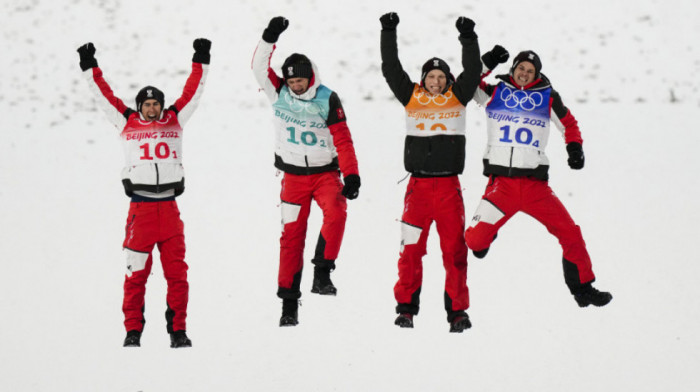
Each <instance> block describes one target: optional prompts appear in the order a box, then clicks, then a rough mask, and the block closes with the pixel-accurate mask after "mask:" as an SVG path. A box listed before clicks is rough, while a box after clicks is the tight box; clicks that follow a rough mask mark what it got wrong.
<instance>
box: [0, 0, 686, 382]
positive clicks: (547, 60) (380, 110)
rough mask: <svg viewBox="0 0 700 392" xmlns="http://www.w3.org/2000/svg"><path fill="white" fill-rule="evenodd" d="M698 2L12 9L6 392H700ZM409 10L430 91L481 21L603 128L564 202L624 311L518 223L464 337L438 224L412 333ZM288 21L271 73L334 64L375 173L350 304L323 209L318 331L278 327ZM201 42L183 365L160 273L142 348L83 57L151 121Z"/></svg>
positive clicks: (478, 115) (477, 283)
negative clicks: (87, 48) (403, 309)
mask: <svg viewBox="0 0 700 392" xmlns="http://www.w3.org/2000/svg"><path fill="white" fill-rule="evenodd" d="M699 9H700V8H699V7H698V5H697V3H695V2H692V1H683V0H668V1H664V2H662V1H660V0H658V1H657V0H643V1H631V0H621V1H601V0H591V1H586V2H582V1H555V0H533V1H529V2H516V1H512V0H508V1H502V2H484V1H481V2H475V1H462V2H454V1H430V2H425V1H400V2H399V1H382V2H379V1H371V0H355V1H352V2H350V1H334V2H327V1H319V0H299V1H291V0H288V1H271V0H236V1H230V2H214V1H207V0H202V1H197V2H195V1H182V0H173V1H169V2H145V1H127V0H122V1H97V0H95V1H86V0H71V1H39V0H17V1H3V2H1V3H0V26H3V27H2V33H1V34H2V35H1V39H0V52H1V53H2V60H0V61H1V62H2V77H1V78H0V107H2V108H3V115H2V116H0V140H1V141H0V222H1V225H2V226H1V229H0V230H1V235H0V257H1V258H2V273H1V274H0V315H2V327H0V332H2V333H1V336H2V337H3V338H4V339H5V342H4V343H3V344H2V350H0V368H1V369H2V373H1V375H0V390H3V391H165V390H168V391H234V390H235V391H271V390H284V391H305V392H308V391H398V390H400V391H445V390H456V389H460V390H472V391H563V390H566V391H572V392H575V391H593V390H595V391H637V392H642V391H648V392H656V391H660V390H666V391H694V390H697V386H698V385H699V384H700V377H699V376H698V373H697V369H698V366H699V365H700V338H699V337H698V336H699V335H698V333H697V332H698V330H700V306H699V305H698V298H700V285H698V283H697V277H698V276H700V263H699V261H700V259H699V256H698V251H697V246H696V245H697V242H698V239H699V238H700V236H699V234H700V233H699V230H698V221H700V208H699V207H698V191H699V188H700V184H699V180H698V177H697V176H696V175H694V174H692V173H693V172H692V170H691V169H692V167H693V165H694V163H693V162H695V161H696V160H697V159H696V153H697V149H698V145H699V144H700V133H698V132H697V123H696V121H697V115H698V111H699V109H700V92H699V91H698V88H699V87H700V79H699V78H698V77H697V75H698V73H699V72H700V52H699V49H698V46H697V43H696V42H695V41H696V39H697V37H699V36H700V24H698V20H700V10H699ZM388 11H397V12H398V13H399V15H400V17H401V24H400V25H399V27H398V33H399V54H400V57H401V60H402V62H403V64H404V66H405V68H406V70H407V71H408V72H409V74H410V75H411V77H412V78H413V79H414V80H417V79H418V78H419V72H420V66H421V65H422V64H423V62H424V61H425V60H426V59H428V58H430V57H432V56H438V57H441V58H443V59H445V60H446V61H448V62H449V63H450V64H451V66H452V68H453V69H458V68H459V53H460V52H459V50H460V47H459V42H458V40H457V31H456V29H455V27H454V21H455V20H456V19H457V17H458V16H460V15H465V16H469V17H471V18H473V19H474V20H475V21H476V30H477V33H478V34H479V39H480V44H481V49H482V52H483V51H486V50H488V49H490V48H491V47H492V46H493V45H494V44H497V43H498V44H501V45H503V46H505V47H506V48H508V49H509V50H510V52H511V55H515V54H516V53H517V52H518V51H520V50H524V49H533V50H535V51H536V52H538V53H539V54H540V56H541V57H542V60H543V65H544V66H543V72H544V73H545V74H547V75H548V76H549V77H550V79H551V80H552V81H553V84H554V87H555V88H557V90H559V91H560V93H561V95H562V97H563V99H564V102H565V103H566V104H567V105H568V106H569V107H570V108H571V110H572V112H573V113H574V115H575V116H576V117H577V119H578V121H579V125H580V127H581V130H582V134H583V137H584V140H585V142H584V149H585V152H586V158H587V159H586V167H585V168H584V169H583V170H581V171H572V170H570V169H569V168H568V166H567V165H566V152H565V149H564V144H563V142H562V140H561V138H560V137H559V135H558V133H556V132H553V134H552V136H551V139H550V143H549V147H548V155H549V156H550V159H551V162H552V168H551V180H550V185H551V186H552V188H553V189H554V190H555V192H556V193H557V194H558V195H559V197H560V198H561V199H562V201H563V202H564V204H565V205H566V206H567V207H568V209H569V211H570V213H571V215H572V216H573V217H574V219H575V220H576V221H577V223H578V224H579V225H580V226H581V228H582V230H583V234H584V238H585V239H586V243H587V245H588V248H589V252H590V254H591V256H592V259H593V265H594V269H595V272H596V274H597V277H598V279H597V282H596V286H597V287H599V288H600V289H603V290H610V291H611V292H612V293H613V294H614V296H615V298H614V300H613V302H612V303H611V304H610V305H608V306H607V307H604V308H592V307H591V308H585V309H580V308H578V306H576V303H575V302H574V300H573V299H572V298H571V296H570V295H569V294H568V292H567V289H566V287H565V285H564V283H563V278H562V272H561V262H560V259H561V249H560V247H559V245H558V243H557V241H556V239H555V238H554V237H552V236H551V235H549V234H548V233H547V231H546V230H545V228H544V227H543V226H542V225H540V224H539V223H537V222H536V221H535V220H533V219H532V218H530V217H529V216H527V215H524V214H519V215H516V217H515V218H513V219H512V221H511V222H510V223H509V224H508V225H507V226H505V227H504V228H503V230H502V231H501V232H500V233H499V237H498V240H497V241H496V242H495V243H494V246H493V247H492V249H491V251H490V253H489V255H488V257H487V258H486V259H484V260H478V259H476V258H474V257H471V255H470V258H469V263H470V264H469V280H468V283H469V287H470V290H471V301H472V306H471V308H470V309H469V315H470V316H471V319H472V322H473V324H474V326H473V328H472V329H470V330H468V331H466V332H465V333H463V334H450V333H448V324H447V322H446V320H445V314H444V310H443V304H442V298H443V284H444V270H443V267H442V261H441V257H440V249H439V242H438V239H437V233H436V232H435V230H434V229H432V232H431V237H430V240H429V243H428V255H427V256H426V257H425V258H424V266H425V272H424V275H425V278H424V283H423V292H422V297H421V299H422V307H421V312H420V314H419V315H418V316H417V317H416V318H415V325H416V327H415V328H414V329H413V330H403V329H399V328H397V327H396V326H394V325H393V320H394V317H395V314H394V305H395V303H394V298H393V292H392V289H393V285H394V283H395V281H396V279H397V267H396V262H397V259H398V251H399V246H400V244H399V235H400V224H399V222H398V220H399V219H400V216H401V211H402V207H403V206H402V201H403V193H404V191H405V185H406V182H402V183H400V184H397V182H398V181H399V180H400V179H401V178H402V177H403V176H404V174H405V173H404V170H403V165H402V152H403V151H402V149H403V137H404V131H403V124H404V118H403V108H402V107H401V105H400V104H399V103H398V102H397V101H396V99H395V98H394V97H393V96H392V94H391V92H390V91H389V88H388V87H387V86H386V83H385V81H384V79H383V77H382V75H381V71H380V56H379V30H380V24H379V21H378V18H379V16H381V15H382V14H383V13H384V12H388ZM277 15H284V16H286V17H288V18H289V20H290V21H291V25H290V27H289V29H288V30H287V31H286V32H285V33H284V34H283V35H282V37H281V39H280V41H279V43H278V49H277V52H276V53H275V55H274V57H273V66H275V67H279V66H280V65H281V63H282V61H283V59H284V58H285V57H286V56H287V55H289V54H291V53H293V52H301V53H305V54H307V55H308V56H309V57H311V58H312V59H313V60H314V61H315V62H316V63H317V64H318V66H319V69H320V72H321V74H322V77H323V80H324V82H325V83H326V84H327V85H328V86H329V87H331V88H332V89H334V90H336V91H337V92H338V93H339V95H340V97H341V99H342V100H343V105H344V107H345V111H346V113H347V115H348V119H349V120H348V123H349V126H350V129H351V131H352V134H353V137H354V141H355V146H356V149H357V154H358V159H359V162H360V171H361V175H362V188H361V191H360V197H359V199H357V200H354V201H350V202H349V203H348V205H349V206H348V222H347V229H346V236H345V241H344V244H343V248H342V250H341V254H340V257H339V260H338V263H337V264H338V268H337V270H336V272H335V273H334V274H333V278H334V281H335V283H336V285H337V287H338V290H339V294H338V296H337V297H335V298H332V297H331V298H328V297H319V296H316V295H311V294H310V293H309V290H310V286H311V279H310V273H309V272H310V271H311V268H310V267H311V264H310V263H309V262H308V260H309V259H310V256H311V253H312V252H313V247H314V244H315V240H316V238H317V236H318V229H319V227H320V212H319V210H318V209H317V207H315V206H314V209H313V210H312V216H311V219H310V224H309V234H308V241H307V249H306V257H305V259H306V270H305V277H304V279H303V280H302V290H303V297H302V307H301V308H300V316H299V317H300V324H299V325H298V326H297V327H295V328H279V327H278V326H277V323H278V320H279V316H280V311H281V301H280V300H279V299H278V298H277V297H276V296H275V292H276V288H277V287H276V279H277V266H278V246H279V245H278V244H279V243H278V238H279V229H280V226H279V220H280V215H279V214H280V211H279V206H278V205H279V181H280V179H281V177H277V176H276V172H275V169H274V168H273V166H272V157H273V153H272V148H273V132H272V116H271V111H270V108H269V104H268V102H267V100H266V98H265V97H264V94H263V93H262V92H259V91H258V88H257V85H256V83H255V80H254V78H253V75H252V72H251V70H250V60H251V57H252V54H253V50H254V49H255V46H256V44H257V42H258V40H259V37H260V36H261V34H262V31H263V29H264V28H265V27H266V25H267V22H268V20H269V19H270V18H271V17H273V16H277ZM198 37H207V38H209V39H211V40H212V42H213V47H212V63H211V68H210V73H209V79H208V85H207V87H206V91H205V92H204V96H203V98H202V101H201V105H200V107H199V109H198V110H197V112H196V113H195V114H194V116H193V118H192V120H191V121H190V122H189V123H188V126H187V128H186V129H185V133H186V135H187V136H186V138H185V144H184V145H185V150H186V153H185V156H184V162H185V168H186V171H187V191H186V192H185V194H184V195H183V196H182V197H181V198H179V205H180V209H181V211H182V218H183V220H184V221H185V225H186V228H185V233H186V238H187V262H188V263H189V265H190V271H189V277H190V284H191V293H190V306H189V318H188V333H189V335H190V337H191V338H192V340H193V342H194V347H193V348H192V349H184V350H172V349H170V348H169V341H168V336H167V334H166V332H165V320H164V316H163V313H164V311H165V281H164V279H163V277H162V270H161V268H160V265H159V263H158V262H156V263H154V268H153V276H151V278H150V281H149V283H148V289H147V298H146V303H147V306H146V319H147V324H146V329H145V331H144V335H143V339H142V347H141V348H140V349H124V348H122V347H121V343H122V339H123V337H124V330H123V325H122V313H121V300H122V282H123V275H124V268H125V261H124V257H125V256H124V253H123V252H122V249H121V243H122V240H123V233H124V232H123V227H124V226H123V225H124V223H125V218H126V212H127V208H128V199H127V198H126V197H125V196H124V194H123V190H122V188H121V183H120V179H119V173H120V169H121V166H122V163H123V157H122V153H121V146H120V143H119V138H118V137H117V135H118V131H117V130H115V129H114V128H111V126H110V125H109V124H108V123H107V121H106V120H105V118H104V116H103V113H102V112H100V111H98V109H97V106H96V104H95V102H94V100H93V98H92V97H91V95H90V92H89V90H88V87H87V85H86V82H85V81H84V80H83V79H82V77H81V72H80V69H79V67H78V54H77V53H76V52H75V49H76V48H77V47H78V46H80V45H81V44H83V43H85V42H88V41H91V42H93V43H94V44H95V46H96V47H97V59H98V61H99V64H100V66H101V68H102V69H103V70H104V72H105V76H106V78H107V80H108V81H109V82H110V83H111V84H112V87H113V89H114V91H115V92H116V94H117V95H118V96H120V97H122V98H123V99H124V100H125V102H126V103H127V104H129V105H132V106H133V97H134V96H135V95H136V93H137V91H138V90H139V88H140V87H142V86H144V85H146V84H153V85H155V86H157V87H159V88H161V89H162V90H163V91H164V92H165V94H166V105H167V104H168V102H172V100H173V99H174V97H176V96H177V95H178V94H179V93H180V91H181V89H182V86H183V85H184V82H185V79H186V78H187V75H188V72H189V67H190V60H191V56H192V46H191V44H192V41H193V40H194V39H195V38H198ZM506 70H507V66H506V65H502V66H501V67H500V68H499V69H498V71H497V72H506ZM467 113H468V122H467V132H468V145H467V162H466V167H467V169H466V171H465V173H464V175H462V176H461V181H462V185H463V187H464V202H465V207H466V211H467V215H468V217H469V216H471V213H472V212H473V211H474V209H475V208H476V206H477V205H478V203H479V199H480V196H481V194H482V192H483V188H484V186H485V184H486V178H484V177H483V176H482V175H481V170H482V166H481V155H482V152H483V149H484V146H485V121H484V114H483V109H480V108H478V107H476V106H475V105H473V104H470V105H469V107H468V110H467ZM156 257H157V253H156Z"/></svg>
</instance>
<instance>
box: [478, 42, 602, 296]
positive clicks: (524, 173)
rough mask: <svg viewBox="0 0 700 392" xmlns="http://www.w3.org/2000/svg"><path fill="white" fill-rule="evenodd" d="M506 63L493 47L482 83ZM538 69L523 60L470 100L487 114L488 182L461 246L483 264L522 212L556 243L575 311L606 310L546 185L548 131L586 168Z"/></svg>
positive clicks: (572, 161)
mask: <svg viewBox="0 0 700 392" xmlns="http://www.w3.org/2000/svg"><path fill="white" fill-rule="evenodd" d="M507 59H508V52H507V51H506V50H505V49H504V48H503V47H500V46H498V45H497V46H496V47H494V49H493V50H492V51H490V52H487V53H485V54H484V55H483V56H482V61H483V69H484V74H483V77H486V76H487V75H488V74H489V73H490V70H491V69H493V68H495V66H496V65H497V64H498V63H499V62H505V61H506V60H507ZM541 68H542V64H541V62H540V58H539V56H537V54H535V53H534V52H532V51H524V52H521V53H520V54H518V56H516V58H515V59H514V61H513V66H512V67H511V71H510V73H509V74H508V75H499V76H497V79H498V80H499V84H498V85H490V84H487V83H485V82H482V83H481V84H480V86H479V89H477V91H476V92H475V94H474V100H475V101H476V102H477V103H479V104H480V105H482V106H485V108H486V113H487V130H488V145H487V147H486V152H485V153H484V175H486V176H488V177H489V182H488V185H487V186H486V191H485V192H484V196H483V198H482V201H481V203H480V204H479V207H478V208H477V210H476V212H475V213H474V217H473V219H472V222H471V225H470V227H469V228H468V229H467V230H466V233H465V239H466V241H467V245H468V246H469V248H470V249H472V251H473V252H474V255H475V256H476V257H479V258H482V257H484V256H485V255H486V253H487V252H488V249H489V247H490V245H491V242H492V241H493V240H494V239H495V238H496V234H497V233H498V230H499V229H500V228H501V227H502V226H503V225H504V224H505V223H506V222H507V221H508V220H509V219H510V218H511V217H512V216H513V215H514V214H516V213H517V212H519V211H522V212H525V213H526V214H528V215H531V216H532V217H533V218H535V219H537V220H538V221H539V222H540V223H542V224H543V225H545V227H546V228H547V230H548V231H549V232H550V233H552V234H553V235H554V236H555V237H557V239H559V243H560V244H561V246H562V249H563V251H564V254H563V258H562V260H563V265H564V280H565V282H566V284H567V286H568V288H569V290H570V291H571V293H572V294H573V295H574V298H575V299H576V301H577V302H578V304H579V305H580V306H588V305H590V304H593V305H596V306H603V305H605V304H607V303H608V302H609V301H610V299H612V296H611V295H610V294H609V293H604V292H599V291H598V290H596V289H595V288H593V287H592V285H591V283H592V282H593V281H594V280H595V275H594V274H593V269H592V267H591V259H590V257H589V255H588V252H587V250H586V244H585V243H584V241H583V236H582V235H581V229H580V227H579V226H578V225H576V223H574V221H573V219H572V218H571V216H570V215H569V213H568V212H567V210H566V208H564V205H563V204H562V203H561V201H560V200H559V198H557V196H556V195H555V194H554V192H553V191H552V189H551V188H550V187H549V185H548V177H549V176H548V170H549V160H548V158H547V156H546V155H545V147H546V146H547V141H548V138H549V128H550V123H554V124H555V125H556V127H557V128H558V129H559V130H560V131H562V133H563V136H564V139H565V142H566V144H567V147H566V149H567V151H568V153H569V160H568V163H569V166H570V167H571V168H572V169H581V168H583V164H584V155H583V149H582V147H581V145H582V143H583V140H582V139H581V132H580V131H579V127H578V123H577V121H576V119H575V118H574V116H573V115H572V114H571V111H569V109H568V108H567V107H566V106H564V104H563V102H562V100H561V97H560V96H559V94H558V93H557V92H556V91H555V90H554V89H553V88H552V85H551V83H550V82H549V79H547V77H546V76H545V75H543V74H542V73H541V72H540V70H541Z"/></svg>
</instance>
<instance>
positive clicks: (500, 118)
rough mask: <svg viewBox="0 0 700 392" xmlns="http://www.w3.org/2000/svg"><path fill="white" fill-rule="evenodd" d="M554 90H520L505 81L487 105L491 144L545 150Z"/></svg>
mask: <svg viewBox="0 0 700 392" xmlns="http://www.w3.org/2000/svg"><path fill="white" fill-rule="evenodd" d="M551 91H552V90H551V88H546V89H542V90H536V91H528V90H517V89H514V88H511V87H509V86H507V85H506V84H505V83H503V82H501V83H500V84H499V85H498V86H497V88H496V92H495V94H494V96H493V98H492V100H491V102H489V104H488V105H487V106H486V116H487V120H486V121H487V129H488V138H489V145H492V146H508V147H522V148H530V149H536V150H540V151H544V149H545V147H546V146H547V140H548V139H549V125H550V107H549V101H550V99H549V98H550V94H551Z"/></svg>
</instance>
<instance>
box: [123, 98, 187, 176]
mask: <svg viewBox="0 0 700 392" xmlns="http://www.w3.org/2000/svg"><path fill="white" fill-rule="evenodd" d="M134 117H135V120H130V121H129V122H128V123H127V125H126V127H125V128H124V130H123V131H122V133H121V138H122V143H123V146H124V154H125V158H126V165H127V166H139V165H143V164H149V163H154V162H163V163H181V162H182V127H180V124H179V122H178V121H177V117H176V116H175V115H174V114H173V113H172V112H171V111H166V112H165V114H164V116H163V118H162V119H160V120H157V121H148V122H146V121H142V120H141V119H140V118H138V117H136V116H134Z"/></svg>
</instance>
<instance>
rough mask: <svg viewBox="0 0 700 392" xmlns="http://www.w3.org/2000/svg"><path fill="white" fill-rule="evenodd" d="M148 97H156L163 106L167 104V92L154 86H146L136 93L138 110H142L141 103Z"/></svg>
mask: <svg viewBox="0 0 700 392" xmlns="http://www.w3.org/2000/svg"><path fill="white" fill-rule="evenodd" d="M147 99H155V100H156V101H158V102H159V103H160V106H161V108H162V107H163V106H165V94H163V92H162V91H160V90H158V89H157V88H155V87H153V86H146V87H144V88H142V89H141V91H139V93H138V94H136V111H137V112H139V113H140V112H141V105H143V103H144V102H145V101H146V100H147Z"/></svg>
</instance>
